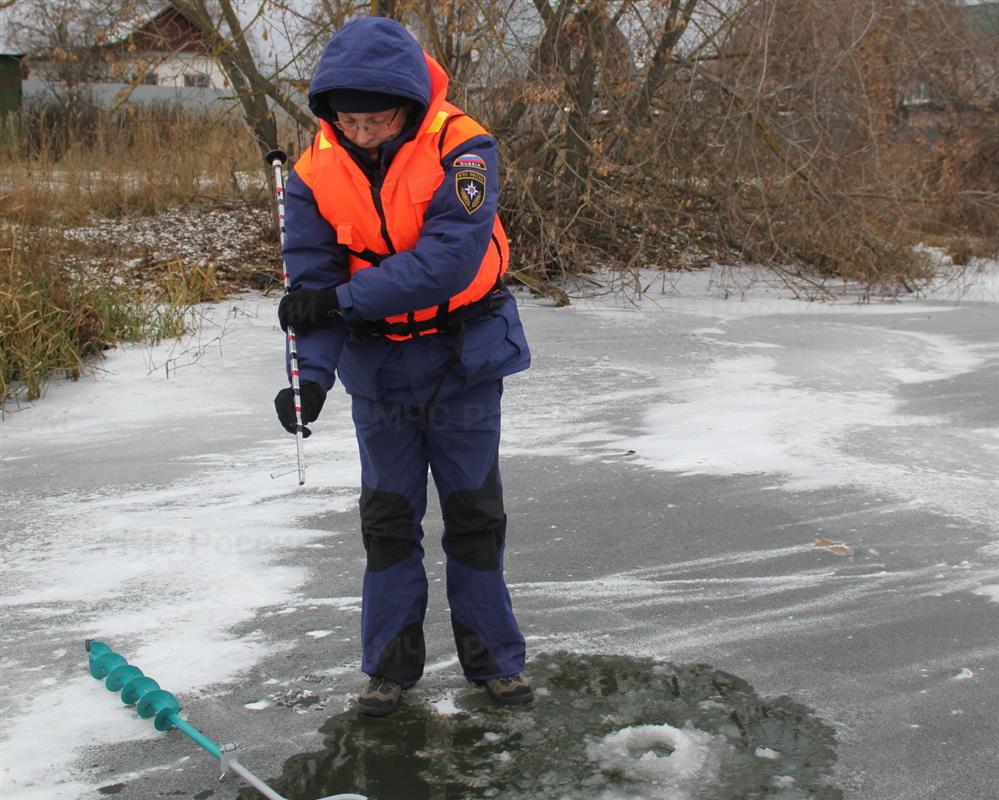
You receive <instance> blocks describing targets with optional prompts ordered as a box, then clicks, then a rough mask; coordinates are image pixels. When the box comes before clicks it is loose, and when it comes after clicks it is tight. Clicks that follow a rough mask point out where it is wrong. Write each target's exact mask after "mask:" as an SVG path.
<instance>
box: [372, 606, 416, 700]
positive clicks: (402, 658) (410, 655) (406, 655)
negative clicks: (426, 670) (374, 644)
mask: <svg viewBox="0 0 999 800" xmlns="http://www.w3.org/2000/svg"><path fill="white" fill-rule="evenodd" d="M426 659H427V649H426V645H425V643H424V641H423V623H422V622H419V621H417V622H411V623H409V625H407V626H406V627H405V628H403V629H402V630H401V631H399V633H398V634H396V636H395V637H394V638H393V639H392V641H390V642H389V643H388V644H387V645H386V646H385V649H384V650H383V651H382V657H381V658H380V659H379V660H378V674H379V675H381V676H382V677H383V678H388V679H389V680H390V681H395V682H396V683H401V684H403V685H404V686H409V685H411V684H413V683H415V682H416V681H418V680H419V679H420V676H421V675H422V674H423V664H424V662H425V661H426Z"/></svg>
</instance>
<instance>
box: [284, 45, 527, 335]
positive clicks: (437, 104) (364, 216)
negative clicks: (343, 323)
mask: <svg viewBox="0 0 999 800" xmlns="http://www.w3.org/2000/svg"><path fill="white" fill-rule="evenodd" d="M426 58H427V66H428V67H429V69H430V78H431V101H430V107H429V109H428V110H427V113H426V116H425V117H424V120H423V122H422V127H421V128H420V130H418V131H417V133H416V135H415V137H414V138H413V139H411V140H410V141H408V142H406V143H405V144H404V145H403V146H402V147H401V148H400V149H399V152H398V153H396V155H395V158H393V159H392V163H391V164H390V165H389V169H388V172H387V173H386V175H385V177H384V179H383V181H382V185H381V187H380V191H379V199H380V206H381V207H380V208H379V207H378V206H376V204H375V201H374V199H373V197H372V184H371V181H369V180H368V177H367V176H366V175H365V174H364V172H363V170H362V169H361V168H360V167H359V166H358V165H357V163H356V162H355V161H354V159H353V158H352V157H351V156H350V153H348V152H347V150H346V149H345V148H344V147H343V146H342V145H341V144H340V143H339V141H338V140H337V137H336V134H335V133H334V131H333V128H332V126H331V125H330V124H329V123H328V122H326V121H325V120H320V123H319V124H320V130H319V132H318V133H317V134H316V138H315V141H314V142H313V144H312V147H311V148H310V149H309V150H307V151H305V153H304V154H303V155H302V157H301V158H300V159H299V161H298V163H297V164H296V165H295V171H296V172H297V173H298V175H299V177H300V178H301V179H302V181H304V182H305V184H306V185H307V186H308V187H309V188H310V189H311V190H312V193H313V195H314V196H315V198H316V204H317V205H318V207H319V213H320V214H321V215H322V216H323V218H324V219H325V220H326V221H327V222H329V223H330V225H331V226H332V227H333V229H334V230H335V231H336V237H337V241H338V242H339V244H342V245H344V246H345V247H346V248H347V250H348V253H349V260H348V265H349V269H350V274H351V275H354V274H355V273H356V272H358V271H359V270H362V269H368V268H370V267H373V266H377V264H378V263H379V262H380V261H381V260H382V259H383V258H386V257H387V256H389V255H391V254H392V253H397V252H400V251H402V250H408V249H411V248H412V247H413V246H414V245H415V244H416V241H417V239H418V238H419V236H420V230H421V229H422V227H423V220H424V216H425V214H426V210H427V206H429V205H430V200H431V199H432V198H433V196H434V193H435V192H436V191H437V188H438V187H439V186H440V184H441V183H442V182H443V180H444V174H445V170H444V167H443V166H442V165H441V157H442V155H443V154H444V153H448V152H452V151H453V150H454V149H455V148H457V147H459V146H460V145H461V144H462V143H463V142H466V141H468V140H469V139H471V138H472V137H474V136H479V135H482V134H486V133H487V131H486V130H485V128H483V127H482V126H481V125H479V123H477V122H476V121H475V120H473V119H471V118H470V117H467V116H465V115H464V114H463V113H462V112H461V110H460V109H458V108H456V107H455V106H453V105H451V104H450V103H448V102H447V101H446V100H444V93H445V91H446V87H447V75H446V74H445V73H444V70H443V68H442V67H441V66H440V65H439V64H437V62H436V61H434V60H433V59H432V58H431V57H430V56H427V57H426ZM508 262H509V246H508V243H507V238H506V233H505V232H504V230H503V225H502V224H501V223H500V220H499V216H496V217H495V219H494V221H493V231H492V238H491V241H490V244H489V246H488V247H487V248H486V254H485V256H484V257H483V259H482V262H481V263H480V264H479V269H478V271H477V273H476V275H475V277H474V278H473V279H472V282H471V283H470V284H469V285H468V286H467V287H465V289H463V290H462V291H460V292H458V293H457V294H456V295H454V296H453V297H451V298H450V299H449V300H448V301H447V302H446V303H443V304H441V305H440V306H432V307H430V308H422V309H418V310H414V311H410V312H409V313H403V314H395V315H393V316H391V317H387V318H386V319H385V320H384V322H385V323H386V325H384V326H382V327H383V331H382V332H383V333H384V335H386V336H388V337H389V338H390V339H394V340H397V341H404V340H406V339H410V338H413V336H424V335H426V334H432V333H437V332H438V331H440V330H442V328H443V326H444V324H445V320H446V318H447V316H448V314H449V313H450V312H452V311H454V310H456V309H459V308H462V307H465V306H469V305H471V304H472V303H475V302H477V301H479V300H482V299H484V298H485V297H486V296H487V295H489V294H490V293H491V292H492V291H493V290H494V289H495V288H497V284H498V282H499V279H500V277H501V276H502V275H503V273H504V272H506V268H507V264H508Z"/></svg>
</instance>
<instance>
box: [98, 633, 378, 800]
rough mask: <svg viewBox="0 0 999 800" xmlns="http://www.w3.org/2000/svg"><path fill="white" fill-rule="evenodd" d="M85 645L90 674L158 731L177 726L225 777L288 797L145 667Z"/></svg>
mask: <svg viewBox="0 0 999 800" xmlns="http://www.w3.org/2000/svg"><path fill="white" fill-rule="evenodd" d="M85 644H86V648H87V653H88V654H89V655H88V659H89V661H90V674H91V675H92V676H93V677H95V678H97V679H102V678H103V679H104V685H105V686H106V687H107V689H108V691H109V692H121V701H122V702H123V703H125V705H129V706H131V705H134V706H135V710H136V711H137V712H138V714H139V716H140V717H142V718H143V719H149V718H150V717H151V718H152V719H153V725H154V726H155V727H156V730H158V731H169V730H170V729H171V728H176V729H177V730H179V731H180V732H181V733H183V734H184V735H185V736H187V737H188V738H189V739H191V740H192V741H193V742H194V743H195V744H196V745H198V747H200V748H201V749H202V750H205V751H206V752H207V753H208V754H209V755H211V756H212V757H213V758H216V759H218V762H219V766H220V767H221V769H222V775H223V776H225V775H226V774H227V773H229V772H232V773H235V774H236V775H238V776H239V777H240V778H242V779H243V781H245V782H246V783H247V784H249V785H250V786H252V787H253V788H254V789H256V790H257V791H258V792H260V794H262V795H263V796H264V797H266V798H267V800H286V798H285V797H284V796H282V795H280V794H278V793H277V792H275V791H274V790H273V789H272V788H271V787H270V786H268V785H267V784H266V783H264V782H263V781H262V780H260V778H258V777H257V776H256V775H254V774H253V773H252V772H250V770H248V769H247V768H246V767H244V766H243V765H242V764H241V763H240V762H239V759H238V758H237V757H236V754H237V752H238V747H239V746H238V745H236V744H216V743H215V742H213V741H212V740H211V739H209V738H208V737H207V736H205V734H203V733H202V732H201V731H199V730H198V729H197V728H195V727H194V726H193V725H191V724H190V723H189V722H187V721H186V720H183V719H181V718H180V704H179V703H178V702H177V698H176V697H174V696H173V695H172V694H170V692H167V691H164V690H163V689H161V688H160V685H159V684H158V683H157V682H156V681H154V680H153V679H152V678H149V677H147V676H146V675H144V674H143V673H142V670H141V669H139V668H138V667H136V666H133V665H131V664H129V663H128V662H127V661H126V660H125V658H124V656H122V655H120V654H119V653H116V652H115V651H114V650H112V649H111V648H110V647H108V646H107V645H106V644H104V643H103V642H98V641H95V640H93V639H88V640H87V641H86V643H85ZM320 800H366V798H365V797H364V796H363V795H360V794H334V795H330V796H329V797H323V798H320Z"/></svg>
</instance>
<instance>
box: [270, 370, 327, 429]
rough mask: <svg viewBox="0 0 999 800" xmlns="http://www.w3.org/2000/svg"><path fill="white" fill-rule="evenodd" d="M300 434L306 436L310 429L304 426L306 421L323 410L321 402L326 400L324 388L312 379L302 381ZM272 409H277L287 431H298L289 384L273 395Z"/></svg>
mask: <svg viewBox="0 0 999 800" xmlns="http://www.w3.org/2000/svg"><path fill="white" fill-rule="evenodd" d="M301 396H302V425H303V428H302V436H303V437H304V438H308V437H309V436H311V435H312V431H310V430H309V429H308V428H306V427H304V426H305V424H306V423H308V422H313V421H314V420H315V419H316V418H317V417H318V416H319V412H320V411H322V410H323V403H325V402H326V390H325V389H324V388H323V387H322V386H320V385H319V384H318V383H316V382H314V381H302V385H301ZM274 410H275V411H277V415H278V419H279V420H281V424H282V425H284V429H285V430H286V431H288V433H297V432H298V422H297V420H296V419H295V390H294V389H292V388H291V387H290V386H289V387H288V388H287V389H282V390H281V391H280V392H278V393H277V394H276V395H275V396H274Z"/></svg>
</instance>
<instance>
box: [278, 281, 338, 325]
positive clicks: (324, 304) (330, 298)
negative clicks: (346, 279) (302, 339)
mask: <svg viewBox="0 0 999 800" xmlns="http://www.w3.org/2000/svg"><path fill="white" fill-rule="evenodd" d="M339 311H340V303H339V301H338V300H337V297H336V289H295V290H294V291H293V292H288V294H286V295H285V296H284V297H282V298H281V303H280V304H279V305H278V322H279V323H280V324H281V330H283V331H287V330H288V328H289V327H292V328H294V329H295V333H306V332H308V331H310V330H311V329H312V328H315V327H316V326H318V325H322V324H323V323H324V322H329V321H330V320H331V319H332V318H333V317H335V316H336V315H337V313H338V312H339Z"/></svg>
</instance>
